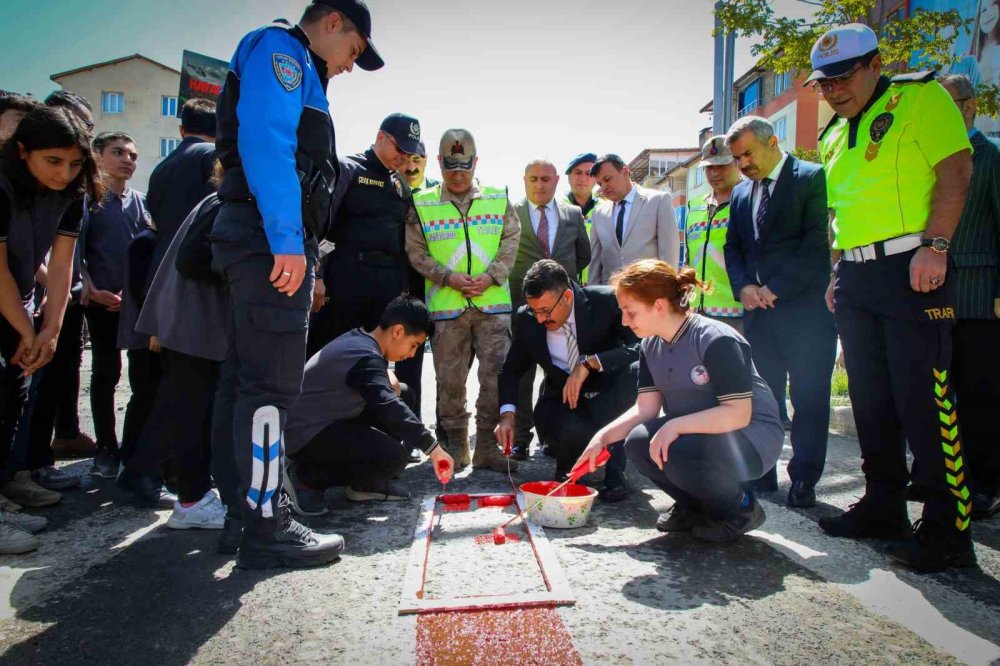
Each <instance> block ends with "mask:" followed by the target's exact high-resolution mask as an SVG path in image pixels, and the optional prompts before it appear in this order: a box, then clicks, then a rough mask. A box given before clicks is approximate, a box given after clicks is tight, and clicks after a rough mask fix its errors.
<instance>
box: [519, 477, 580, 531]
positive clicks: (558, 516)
mask: <svg viewBox="0 0 1000 666" xmlns="http://www.w3.org/2000/svg"><path fill="white" fill-rule="evenodd" d="M558 485H559V482H558V481H532V482H530V483H522V484H521V493H523V495H524V506H525V508H527V509H529V511H528V518H530V519H531V521H532V522H534V523H537V524H539V525H541V526H542V527H556V528H563V529H566V528H573V527H583V526H584V525H586V524H587V519H588V518H589V517H590V509H591V507H592V506H594V498H595V497H597V491H596V490H594V489H593V488H590V487H589V486H581V485H579V484H576V483H570V484H568V485H566V486H565V487H563V488H560V489H559V491H558V492H557V493H556V494H555V495H553V496H552V497H546V498H545V499H544V500H542V502H541V503H540V504H538V506H536V507H534V508H531V507H532V505H534V504H535V503H537V502H538V500H540V499H542V498H543V497H545V495H546V494H547V493H549V492H551V491H552V489H553V488H555V487H556V486H558Z"/></svg>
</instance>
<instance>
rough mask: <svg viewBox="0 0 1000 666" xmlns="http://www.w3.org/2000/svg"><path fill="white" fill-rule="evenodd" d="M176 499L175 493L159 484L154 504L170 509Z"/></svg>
mask: <svg viewBox="0 0 1000 666" xmlns="http://www.w3.org/2000/svg"><path fill="white" fill-rule="evenodd" d="M178 501H179V500H178V498H177V495H176V493H172V492H170V491H169V490H167V487H166V486H160V489H159V490H158V491H156V506H158V507H159V508H161V509H172V508H173V507H174V504H177V502H178Z"/></svg>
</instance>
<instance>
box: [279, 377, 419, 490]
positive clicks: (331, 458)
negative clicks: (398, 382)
mask: <svg viewBox="0 0 1000 666" xmlns="http://www.w3.org/2000/svg"><path fill="white" fill-rule="evenodd" d="M402 389H403V390H402V393H401V396H400V397H402V399H403V402H405V403H406V404H407V405H409V406H410V407H411V409H412V407H413V406H414V403H413V401H414V397H415V394H414V393H413V391H412V389H410V388H409V387H407V386H402ZM291 458H292V460H294V461H295V462H296V463H298V465H299V467H298V470H299V472H300V475H301V479H302V480H303V481H304V482H305V484H306V485H308V486H310V487H312V488H316V489H324V488H329V487H331V486H354V485H357V486H359V487H365V486H367V485H368V484H371V483H375V482H378V481H384V480H386V479H392V478H394V477H396V476H399V475H400V474H402V472H403V470H404V469H406V465H407V464H408V463H409V461H410V450H409V448H408V447H406V446H405V445H404V444H403V443H402V442H400V441H399V440H398V439H395V438H394V437H392V435H389V434H388V433H386V432H385V431H384V430H383V426H382V425H381V424H380V423H379V421H378V419H377V418H376V417H375V415H374V414H373V413H372V412H371V411H369V410H367V409H366V410H365V411H364V412H362V413H361V415H359V416H358V417H357V418H354V419H344V420H340V421H334V422H333V423H331V424H330V425H328V426H327V427H326V428H324V429H323V430H321V431H320V432H319V434H317V435H316V436H315V437H313V438H312V439H311V440H309V443H308V444H306V445H305V446H304V447H302V449H301V450H299V451H297V452H295V453H293V454H291Z"/></svg>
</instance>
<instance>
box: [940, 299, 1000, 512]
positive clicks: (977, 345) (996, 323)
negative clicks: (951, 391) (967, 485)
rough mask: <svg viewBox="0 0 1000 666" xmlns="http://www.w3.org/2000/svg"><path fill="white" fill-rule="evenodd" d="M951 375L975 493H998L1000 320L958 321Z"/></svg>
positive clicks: (999, 479)
mask: <svg viewBox="0 0 1000 666" xmlns="http://www.w3.org/2000/svg"><path fill="white" fill-rule="evenodd" d="M952 337H953V339H954V344H953V345H952V350H953V352H952V358H951V364H952V371H953V372H954V373H955V381H954V387H955V391H956V393H957V394H958V409H959V413H960V414H961V415H962V436H963V437H964V438H965V453H966V455H967V456H968V462H969V467H970V468H971V469H972V474H973V477H972V485H973V487H974V488H975V489H976V490H977V491H982V492H987V493H995V492H997V491H998V490H1000V437H998V435H997V430H996V421H995V419H994V414H993V410H995V409H997V407H998V406H1000V320H983V319H959V320H958V323H957V324H956V325H955V328H954V331H953V333H952Z"/></svg>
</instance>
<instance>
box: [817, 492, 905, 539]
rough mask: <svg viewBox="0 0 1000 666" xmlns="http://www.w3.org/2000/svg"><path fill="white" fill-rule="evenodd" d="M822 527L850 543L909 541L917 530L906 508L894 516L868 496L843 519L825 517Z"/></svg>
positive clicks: (847, 512) (843, 514) (845, 513)
mask: <svg viewBox="0 0 1000 666" xmlns="http://www.w3.org/2000/svg"><path fill="white" fill-rule="evenodd" d="M819 526H820V528H822V530H823V531H824V532H826V533H827V534H829V535H831V536H835V537H843V538H847V539H869V538H870V539H906V538H907V537H909V536H910V535H911V534H912V532H913V528H912V527H911V526H910V519H909V517H907V515H906V510H905V507H904V506H900V510H899V512H895V513H891V512H889V511H887V510H886V508H885V506H879V502H876V501H874V500H872V499H869V496H868V495H865V496H864V497H862V498H861V500H860V501H859V502H858V503H856V504H852V505H851V507H850V508H849V509H848V510H847V511H845V512H844V513H842V514H840V515H839V516H824V517H822V518H820V519H819Z"/></svg>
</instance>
